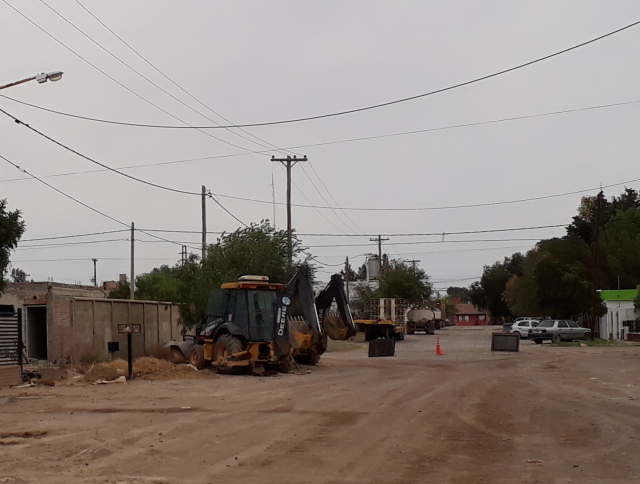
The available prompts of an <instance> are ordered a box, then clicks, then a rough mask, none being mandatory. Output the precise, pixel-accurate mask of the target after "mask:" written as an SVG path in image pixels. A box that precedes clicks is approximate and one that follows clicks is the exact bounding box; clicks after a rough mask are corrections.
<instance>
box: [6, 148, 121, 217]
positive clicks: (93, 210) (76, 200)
mask: <svg viewBox="0 0 640 484" xmlns="http://www.w3.org/2000/svg"><path fill="white" fill-rule="evenodd" d="M0 158H2V159H3V160H4V161H6V162H7V163H9V164H10V165H11V166H13V167H14V168H16V169H17V170H18V171H21V172H22V173H25V174H26V175H29V176H30V177H32V178H34V179H35V180H38V181H39V182H40V183H42V184H43V185H46V186H48V187H49V188H51V189H52V190H54V191H56V192H58V193H59V194H60V195H63V196H65V197H67V198H68V199H70V200H73V201H74V202H76V203H79V204H80V205H82V206H83V207H85V208H88V209H89V210H91V211H92V212H95V213H97V214H99V215H102V216H103V217H106V218H108V219H109V220H113V221H114V222H116V223H118V224H120V225H125V226H126V225H127V224H126V223H124V222H121V221H120V220H118V219H116V218H113V217H112V216H111V215H107V214H106V213H104V212H101V211H100V210H98V209H96V208H93V207H91V206H89V205H87V204H86V203H84V202H81V201H80V200H78V199H77V198H73V197H72V196H71V195H68V194H66V193H65V192H63V191H62V190H59V189H57V188H56V187H54V186H53V185H50V184H49V183H47V182H46V181H44V180H41V179H40V178H38V177H37V176H35V175H33V174H31V173H29V172H28V171H27V170H25V169H24V168H22V167H20V166H18V165H17V164H15V163H14V162H12V161H11V160H10V159H9V158H5V157H4V156H2V155H0Z"/></svg>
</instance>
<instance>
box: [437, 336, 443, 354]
mask: <svg viewBox="0 0 640 484" xmlns="http://www.w3.org/2000/svg"><path fill="white" fill-rule="evenodd" d="M436 355H438V356H443V355H444V353H443V352H442V348H440V338H438V343H437V344H436Z"/></svg>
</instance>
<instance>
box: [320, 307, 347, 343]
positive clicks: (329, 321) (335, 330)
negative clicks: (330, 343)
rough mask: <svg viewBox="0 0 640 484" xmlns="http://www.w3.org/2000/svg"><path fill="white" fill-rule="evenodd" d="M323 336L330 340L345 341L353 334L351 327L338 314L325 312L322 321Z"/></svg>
mask: <svg viewBox="0 0 640 484" xmlns="http://www.w3.org/2000/svg"><path fill="white" fill-rule="evenodd" d="M322 326H323V328H324V332H325V334H326V335H327V336H328V337H329V338H331V339H332V340H345V339H348V338H350V337H351V336H353V335H354V334H355V332H354V331H353V328H352V326H351V325H350V324H349V323H348V322H346V321H345V320H344V319H343V318H342V317H340V313H336V312H334V311H327V312H326V313H325V314H324V318H323V320H322Z"/></svg>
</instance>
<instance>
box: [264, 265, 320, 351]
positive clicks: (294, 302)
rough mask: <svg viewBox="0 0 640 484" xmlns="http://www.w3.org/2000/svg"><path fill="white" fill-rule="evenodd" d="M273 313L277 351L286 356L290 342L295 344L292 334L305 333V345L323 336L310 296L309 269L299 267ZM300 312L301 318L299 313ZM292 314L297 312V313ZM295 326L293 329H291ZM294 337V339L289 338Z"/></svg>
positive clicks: (282, 292) (279, 295)
mask: <svg viewBox="0 0 640 484" xmlns="http://www.w3.org/2000/svg"><path fill="white" fill-rule="evenodd" d="M275 309H276V310H275V314H276V321H275V323H276V339H275V342H276V352H277V353H278V355H288V354H289V353H290V352H291V348H292V344H293V345H295V344H296V339H295V337H294V336H295V334H296V333H298V334H303V333H302V332H301V330H302V331H303V332H304V333H306V335H308V336H307V337H306V338H305V340H307V339H308V340H309V341H307V342H306V343H307V344H315V343H317V342H318V341H319V340H320V339H321V338H322V326H321V325H320V320H319V319H318V311H317V309H316V306H315V301H314V298H313V286H312V285H311V269H310V268H309V266H306V265H304V266H302V267H301V268H300V269H299V270H298V272H297V273H296V274H295V275H294V276H293V277H292V278H291V280H290V281H289V283H288V284H287V285H286V286H285V288H284V289H283V290H282V291H281V292H280V293H279V294H278V297H277V299H276V302H275ZM300 312H302V314H303V315H304V319H303V317H302V316H300V315H299V313H300ZM295 313H298V314H297V315H296V314H295ZM291 325H295V326H296V328H291V327H290V326H291ZM292 340H293V341H292Z"/></svg>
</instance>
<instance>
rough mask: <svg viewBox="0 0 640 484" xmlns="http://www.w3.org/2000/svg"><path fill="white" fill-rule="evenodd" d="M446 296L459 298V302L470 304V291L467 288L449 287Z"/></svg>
mask: <svg viewBox="0 0 640 484" xmlns="http://www.w3.org/2000/svg"><path fill="white" fill-rule="evenodd" d="M447 295H449V296H451V297H452V298H454V297H458V298H460V302H463V303H470V302H471V290H470V289H469V288H468V287H455V286H451V287H449V288H447Z"/></svg>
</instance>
